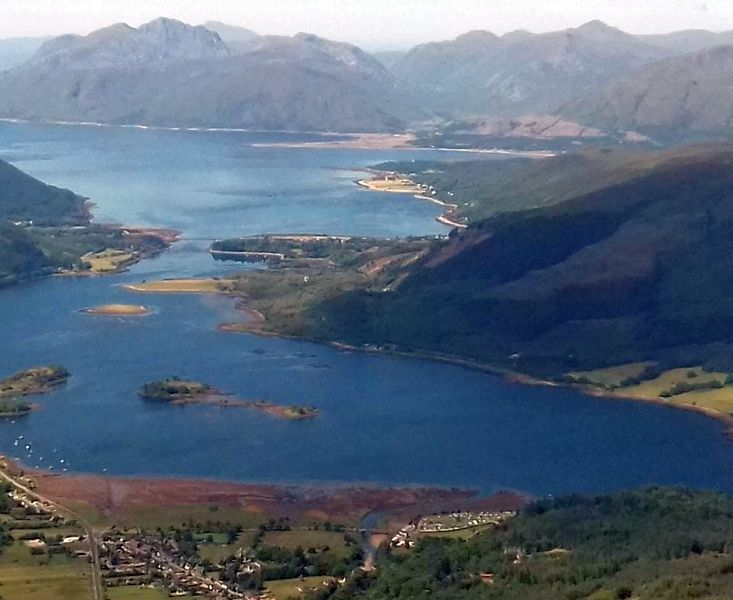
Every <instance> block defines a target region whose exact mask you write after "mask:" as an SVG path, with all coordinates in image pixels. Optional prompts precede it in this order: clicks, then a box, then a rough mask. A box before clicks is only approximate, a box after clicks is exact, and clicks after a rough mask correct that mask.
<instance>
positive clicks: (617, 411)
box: [0, 124, 733, 494]
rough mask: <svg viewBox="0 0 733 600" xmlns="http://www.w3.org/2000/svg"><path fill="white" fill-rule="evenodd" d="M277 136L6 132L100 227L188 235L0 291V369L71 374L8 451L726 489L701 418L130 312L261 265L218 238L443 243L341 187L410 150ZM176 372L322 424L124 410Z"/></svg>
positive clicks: (14, 147)
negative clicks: (214, 251) (215, 243)
mask: <svg viewBox="0 0 733 600" xmlns="http://www.w3.org/2000/svg"><path fill="white" fill-rule="evenodd" d="M275 137H277V136H275ZM272 138H273V135H270V136H266V138H258V137H257V136H256V135H254V134H221V133H211V134H205V133H198V134H186V133H185V132H156V131H130V130H123V131H111V130H106V129H105V130H103V131H101V130H96V129H86V130H79V129H75V128H71V127H65V128H58V127H44V126H33V125H28V126H21V125H10V124H0V156H12V157H13V158H14V160H15V163H16V164H17V165H18V166H19V167H20V168H22V169H24V170H26V171H28V172H29V173H31V174H32V175H35V176H38V177H41V178H42V179H43V180H45V181H47V182H49V183H53V184H56V185H61V186H65V187H69V188H72V189H74V190H75V191H77V192H79V193H81V194H84V195H86V196H89V197H91V198H92V199H93V200H94V201H95V203H96V204H97V206H98V208H97V209H96V212H95V215H96V218H97V219H98V220H106V221H116V222H124V223H128V224H131V225H149V226H163V227H170V228H173V229H180V230H182V231H183V232H184V233H183V239H182V241H180V242H178V243H177V244H175V245H174V246H173V247H172V248H171V249H170V250H169V251H168V252H166V253H163V254H162V255H160V256H158V257H156V258H153V259H149V260H145V261H143V262H141V263H140V264H138V265H135V266H134V267H133V268H132V269H131V270H130V271H129V272H128V273H123V274H119V275H113V276H109V277H100V278H84V279H72V278H49V279H45V280H40V281H35V282H31V283H27V284H23V285H20V286H17V287H14V288H9V289H5V290H1V291H0V315H1V316H0V326H1V327H2V344H0V364H2V368H3V371H7V372H8V373H9V372H12V371H17V370H21V369H23V368H27V367H28V366H32V365H37V364H56V363H60V364H63V365H64V366H66V367H67V368H68V369H69V370H70V371H71V373H72V377H71V379H70V381H69V383H68V385H67V386H66V387H65V388H63V389H60V390H58V391H56V392H54V393H53V394H50V395H48V396H47V397H43V398H40V399H39V400H38V402H39V404H40V405H41V408H42V410H39V411H37V412H35V413H33V414H32V415H29V416H28V417H26V418H23V419H17V420H15V422H10V421H2V422H0V453H3V454H6V455H8V456H10V457H16V458H19V459H20V460H22V461H23V462H24V464H26V465H28V466H31V467H35V466H38V467H39V468H41V469H51V468H53V472H64V470H66V472H87V473H96V474H109V475H126V476H136V477H142V476H157V477H198V478H202V477H203V478H209V479H221V480H232V481H241V482H270V483H297V484H314V483H315V484H318V485H326V484H345V483H352V482H365V483H368V484H383V485H438V486H456V487H464V488H471V489H478V490H480V491H482V492H486V493H489V492H493V491H496V490H499V489H516V490H523V491H526V492H529V493H532V494H548V493H553V494H558V493H562V492H569V491H602V490H612V489H619V488H630V487H637V486H641V485H652V484H670V485H671V484H679V485H690V486H696V487H704V488H715V489H725V490H733V444H731V443H730V442H728V441H727V440H725V439H724V437H723V436H722V430H723V427H722V426H721V425H719V424H718V423H716V422H713V421H711V420H709V419H706V418H704V417H701V416H699V415H696V414H689V413H683V412H681V411H673V410H667V409H664V408H661V407H657V406H647V405H640V404H637V403H633V402H625V401H606V400H603V399H597V398H589V397H586V396H583V395H581V394H579V393H576V392H574V391H571V390H561V389H549V388H532V387H527V386H519V385H513V384H510V383H506V382H504V381H501V380H500V379H497V378H495V377H491V376H488V375H485V374H482V373H477V372H472V371H469V370H466V369H462V368H459V367H455V366H450V365H443V364H435V363H431V362H427V361H421V360H406V359H399V358H389V357H376V356H367V355H362V354H358V353H350V352H343V351H339V350H336V349H333V348H328V347H324V346H319V345H316V344H311V343H307V342H298V341H293V340H283V339H276V338H266V339H265V338H258V337H254V336H250V335H232V334H227V333H225V332H221V331H218V330H217V326H218V325H219V324H220V323H223V322H231V321H234V320H237V319H241V318H242V317H241V315H240V313H239V312H238V311H237V310H236V307H235V302H234V301H233V300H232V299H229V298H226V297H219V296H212V295H209V296H196V295H185V294H181V295H155V294H151V295H145V297H144V299H142V300H141V298H140V297H139V296H136V295H135V294H133V293H131V292H129V291H127V290H126V289H125V288H124V286H125V285H127V284H135V283H139V282H141V281H151V280H156V279H164V278H192V277H211V276H220V275H223V274H225V273H228V272H231V271H234V270H241V269H246V268H262V267H261V266H260V265H244V266H243V265H234V264H231V263H220V262H216V261H214V260H212V258H211V256H210V255H209V254H208V246H209V243H210V240H212V239H215V238H220V237H228V236H240V235H253V234H259V233H265V232H288V231H298V232H312V233H329V234H346V235H375V236H406V235H409V234H416V235H417V234H442V233H444V232H445V228H444V227H442V226H441V225H439V224H438V223H436V222H435V221H434V219H435V216H437V214H439V213H440V211H441V209H440V207H437V206H433V205H431V204H429V203H425V202H421V201H420V200H416V199H413V198H410V197H406V196H397V195H390V194H372V193H370V192H368V191H365V190H361V189H359V188H357V186H354V185H353V180H354V179H357V178H358V174H357V173H356V171H355V169H358V168H363V167H366V166H368V165H370V164H375V163H378V162H382V161H384V160H389V159H391V158H400V159H402V160H404V159H405V158H406V156H408V154H406V153H409V151H404V150H403V151H399V153H398V154H396V153H395V152H390V151H377V150H336V149H328V150H324V149H302V148H300V149H293V148H272V147H253V146H252V145H251V144H252V143H253V142H254V141H256V140H257V139H265V141H267V140H271V139H272ZM278 139H287V138H286V136H281V138H278ZM426 155H427V156H426ZM416 158H429V152H425V151H423V152H420V153H419V156H417V155H416ZM440 158H446V156H445V154H444V153H440ZM392 196H397V197H392ZM117 304H120V305H130V304H144V305H145V306H146V307H147V308H149V309H150V313H149V314H147V315H146V316H145V317H144V318H130V317H128V318H125V317H113V318H101V317H92V316H90V315H86V314H84V313H82V312H80V311H82V310H83V309H84V308H86V307H92V306H104V305H117ZM175 375H177V376H181V377H186V378H191V379H193V380H198V381H205V382H207V383H209V384H211V385H213V386H215V387H217V388H219V389H225V390H227V391H228V392H231V393H232V394H235V395H237V396H241V397H245V398H261V399H263V400H266V401H269V402H272V403H274V404H279V405H296V406H297V405H308V406H311V405H312V406H315V407H316V408H317V409H318V411H319V415H318V418H316V419H310V420H302V421H288V420H280V419H275V418H272V417H270V416H268V415H265V414H259V413H256V412H254V411H232V410H227V409H224V408H217V407H214V406H159V405H155V404H150V403H143V402H141V401H140V399H139V398H138V397H137V390H138V389H139V387H140V386H141V385H142V384H143V383H145V382H147V381H155V380H159V379H161V378H166V377H171V376H175ZM20 436H22V440H23V443H22V444H18V445H16V444H15V442H17V441H18V440H19V439H21V438H20ZM27 444H29V445H30V448H29V449H26V448H25V446H26V445H27ZM28 450H31V451H32V452H29V451H28ZM61 461H63V462H61Z"/></svg>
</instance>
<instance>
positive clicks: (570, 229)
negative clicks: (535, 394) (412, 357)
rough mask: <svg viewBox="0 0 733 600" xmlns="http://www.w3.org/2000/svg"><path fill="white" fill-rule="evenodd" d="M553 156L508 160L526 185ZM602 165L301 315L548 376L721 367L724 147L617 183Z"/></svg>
mask: <svg viewBox="0 0 733 600" xmlns="http://www.w3.org/2000/svg"><path fill="white" fill-rule="evenodd" d="M562 160H564V161H570V162H571V163H573V162H575V161H578V160H580V161H583V160H585V159H584V158H582V157H581V158H578V157H575V158H574V157H564V158H563V159H562ZM561 163H562V161H555V163H554V164H555V165H560V164H561ZM552 164H553V163H552V162H549V161H548V162H547V163H544V164H542V163H538V164H533V165H529V166H528V167H525V170H524V171H523V170H522V169H521V168H519V169H517V170H516V171H515V173H514V175H513V176H514V177H516V181H517V182H522V183H518V189H519V190H525V191H526V190H530V191H531V190H532V189H533V183H532V181H534V182H535V184H536V183H538V182H539V181H540V180H541V179H534V180H533V177H535V175H533V174H532V173H533V170H534V169H540V173H544V174H545V175H546V174H547V172H546V169H547V168H548V165H550V166H551V165H552ZM595 172H599V173H600V174H601V175H600V177H599V180H600V181H602V182H603V183H602V184H601V185H591V182H592V180H593V177H591V176H589V175H590V174H591V173H595ZM612 172H613V169H607V170H606V171H605V174H604V170H603V169H600V170H599V169H597V168H595V167H594V170H593V171H590V172H585V171H584V170H583V169H580V170H577V171H576V172H575V175H572V174H567V173H566V177H567V178H568V179H567V180H563V179H562V178H560V179H559V181H560V182H561V183H562V185H559V184H558V186H557V187H556V188H553V186H552V185H550V186H548V189H549V191H550V193H555V194H557V196H556V197H555V199H563V200H564V201H563V202H560V203H558V204H553V205H551V206H544V207H541V208H536V209H532V210H525V211H520V212H513V213H506V214H500V215H496V216H494V217H491V218H489V219H486V220H484V221H482V222H478V223H476V224H475V225H473V226H472V227H470V228H469V229H468V230H466V231H465V233H462V234H458V235H454V236H453V237H452V239H451V241H450V242H449V243H448V244H447V245H445V246H443V247H440V248H438V249H436V250H433V251H432V252H431V253H430V254H429V255H428V256H426V257H424V258H423V259H421V261H420V262H419V266H416V267H412V268H410V269H409V270H408V274H407V276H406V278H405V279H404V281H403V282H402V284H401V285H400V286H399V287H397V288H396V290H395V291H393V292H391V293H374V292H371V293H367V292H358V291H357V292H351V293H347V294H344V295H341V296H338V297H335V298H331V299H329V300H326V301H324V302H322V303H321V304H320V305H318V306H315V307H313V308H312V313H311V314H312V316H313V319H312V321H313V323H316V324H317V325H315V327H316V329H317V330H318V331H317V333H318V335H320V336H323V337H327V338H331V339H338V340H344V341H349V342H353V343H359V344H363V343H377V344H384V343H391V344H395V345H396V346H397V347H399V348H402V349H420V350H430V351H438V352H445V353H449V354H454V355H460V356H465V357H470V358H473V359H479V360H483V361H488V362H491V363H494V364H498V365H503V366H506V367H511V368H515V369H518V370H522V371H527V372H532V373H539V374H550V375H557V374H560V373H562V372H565V371H567V370H569V369H571V368H578V367H583V368H585V367H588V368H591V367H597V366H605V365H610V364H620V363H624V362H633V361H637V360H649V359H654V360H661V361H667V362H670V363H683V364H707V365H716V366H724V367H725V368H726V369H728V370H730V369H731V368H733V346H732V345H731V343H730V340H731V339H732V338H733V303H732V302H731V298H733V260H732V259H731V256H733V238H732V237H731V235H730V230H731V226H733V147H731V146H692V147H687V148H683V149H679V150H673V151H669V152H666V153H662V154H656V155H648V157H644V158H642V157H640V159H639V160H638V161H637V162H636V166H635V169H634V170H633V171H631V172H627V171H622V172H623V174H624V176H623V177H619V178H618V180H614V179H613V178H612V177H611V176H610V173H612ZM569 173H571V172H569ZM573 177H577V182H578V185H577V192H578V194H579V195H578V196H576V197H571V193H570V190H571V189H572V185H571V181H572V178H573ZM553 189H555V191H554V192H552V190H553ZM537 197H538V196H536V195H535V196H534V199H535V200H536V199H537ZM565 198H569V199H565Z"/></svg>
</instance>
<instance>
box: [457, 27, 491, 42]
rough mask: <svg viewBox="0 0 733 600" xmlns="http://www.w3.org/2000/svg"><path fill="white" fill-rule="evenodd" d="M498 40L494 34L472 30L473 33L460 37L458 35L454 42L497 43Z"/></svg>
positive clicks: (483, 30) (482, 30)
mask: <svg viewBox="0 0 733 600" xmlns="http://www.w3.org/2000/svg"><path fill="white" fill-rule="evenodd" d="M499 39H500V38H499V36H497V35H496V34H494V33H491V32H490V31H486V30H485V29H474V30H473V31H468V32H466V33H464V34H462V35H459V36H458V37H457V38H456V39H455V41H456V42H469V43H473V42H495V41H498V40H499Z"/></svg>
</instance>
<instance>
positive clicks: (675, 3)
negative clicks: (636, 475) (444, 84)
mask: <svg viewBox="0 0 733 600" xmlns="http://www.w3.org/2000/svg"><path fill="white" fill-rule="evenodd" d="M0 15H2V16H1V17H0V38H5V37H18V36H39V35H56V34H61V33H68V32H73V33H88V32H89V31H92V30H94V29H98V28H99V27H103V26H105V25H109V24H111V23H116V22H120V21H124V22H126V23H129V24H130V25H133V26H137V25H139V24H141V23H143V22H146V21H149V20H151V19H153V18H155V17H158V16H168V17H174V18H178V19H181V20H184V21H187V22H190V23H194V24H197V23H201V22H204V21H206V20H209V19H215V20H220V21H226V22H228V23H232V24H235V25H242V26H245V27H249V28H251V29H255V30H257V31H259V32H260V33H278V34H288V35H290V34H293V33H297V32H299V31H308V32H311V33H316V34H318V35H323V36H326V37H330V38H334V39H339V40H344V41H349V42H353V43H356V44H359V45H361V46H364V47H366V48H368V49H382V48H398V47H407V46H410V45H412V44H416V43H419V42H423V41H428V40H435V39H446V38H453V37H455V36H456V35H459V34H460V33H463V32H465V31H468V30H471V29H489V30H491V31H494V32H496V33H504V32H506V31H510V30H513V29H520V28H521V29H529V30H531V31H548V30H553V29H562V28H565V27H572V26H577V25H579V24H581V23H583V22H585V21H589V20H591V19H602V20H603V21H606V22H607V23H609V24H611V25H614V26H616V27H620V28H622V29H625V30H627V31H631V32H634V33H658V32H665V31H672V30H678V29H687V28H705V29H713V30H723V29H733V0H0Z"/></svg>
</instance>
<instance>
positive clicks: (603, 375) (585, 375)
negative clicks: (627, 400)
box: [568, 362, 655, 386]
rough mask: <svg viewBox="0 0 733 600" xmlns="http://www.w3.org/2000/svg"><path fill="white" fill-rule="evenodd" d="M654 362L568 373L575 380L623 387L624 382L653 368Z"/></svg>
mask: <svg viewBox="0 0 733 600" xmlns="http://www.w3.org/2000/svg"><path fill="white" fill-rule="evenodd" d="M653 364H655V363H652V362H638V363H629V364H626V365H619V366H617V367H608V368H606V369H594V370H592V371H576V372H571V373H568V375H569V376H570V377H572V378H573V379H586V380H588V381H590V382H592V383H593V384H594V385H598V386H614V385H621V383H622V382H623V381H625V380H626V379H628V378H630V377H638V376H639V375H641V374H642V373H643V371H644V369H646V368H647V367H650V366H652V365H653Z"/></svg>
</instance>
